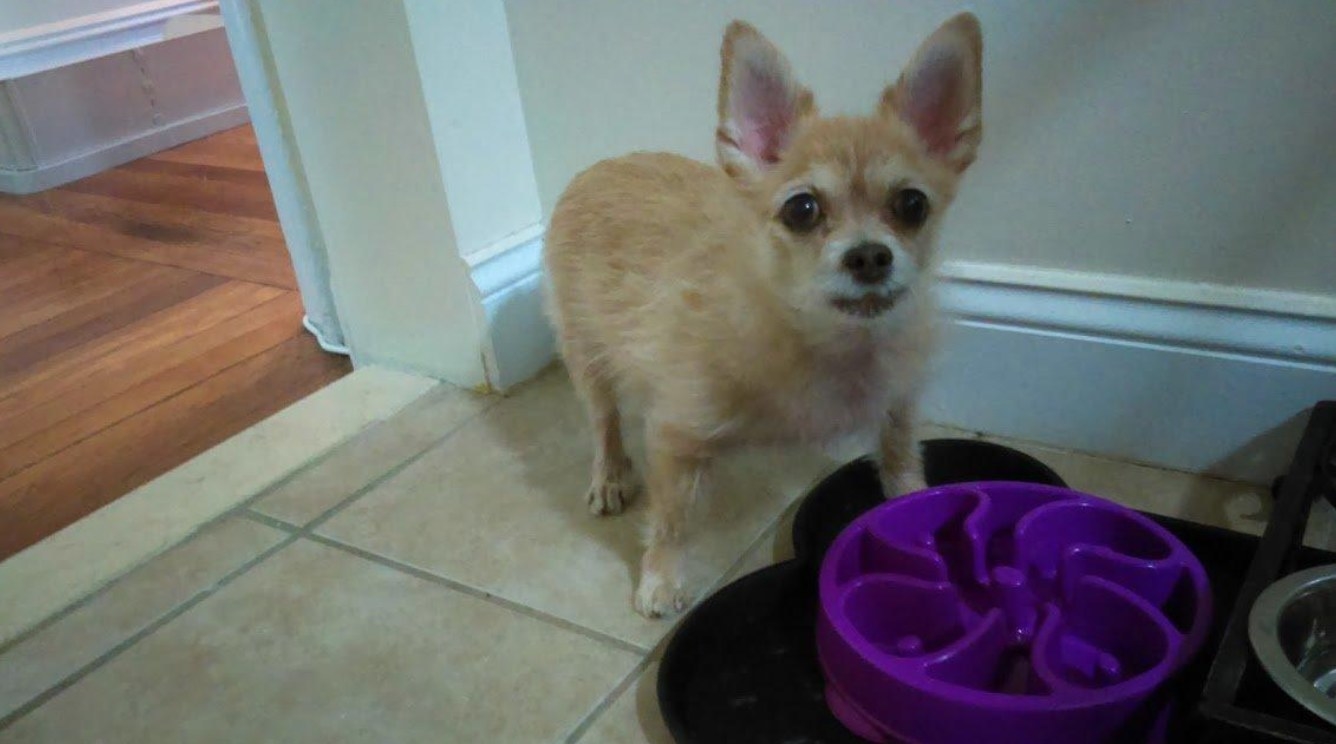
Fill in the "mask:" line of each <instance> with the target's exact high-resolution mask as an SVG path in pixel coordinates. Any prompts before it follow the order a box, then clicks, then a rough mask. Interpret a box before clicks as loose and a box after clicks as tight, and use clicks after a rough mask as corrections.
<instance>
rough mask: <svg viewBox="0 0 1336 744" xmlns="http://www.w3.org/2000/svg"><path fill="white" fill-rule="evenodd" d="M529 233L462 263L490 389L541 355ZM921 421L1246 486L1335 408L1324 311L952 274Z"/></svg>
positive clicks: (1334, 346) (992, 273) (1056, 277)
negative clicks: (474, 295)
mask: <svg viewBox="0 0 1336 744" xmlns="http://www.w3.org/2000/svg"><path fill="white" fill-rule="evenodd" d="M541 250H542V231H541V229H540V228H538V227H535V228H533V229H531V230H529V231H526V232H524V233H521V234H518V235H516V236H512V238H511V239H510V240H509V241H508V242H505V243H503V244H501V245H499V246H498V247H497V248H496V249H494V250H489V251H487V252H486V253H485V255H484V256H483V257H482V260H479V261H476V262H474V263H473V275H474V281H475V283H476V284H477V285H478V289H479V292H480V293H481V295H482V300H483V307H484V308H485V310H486V314H487V324H488V336H489V338H490V341H491V348H492V358H491V359H490V360H489V375H491V378H490V381H491V383H492V384H493V386H494V387H497V388H500V389H505V388H507V387H510V386H512V385H514V384H515V383H517V382H520V381H522V380H524V379H526V378H527V377H529V376H531V375H533V374H534V373H536V372H537V371H539V370H541V369H542V368H543V367H544V366H545V365H546V364H547V363H548V362H549V361H550V360H551V359H552V358H553V354H554V351H553V350H554V347H555V345H554V343H553V337H552V332H551V329H550V327H549V326H548V324H547V322H546V320H545V319H544V317H543V314H542V300H541V292H542V280H541V260H540V256H541ZM942 275H943V282H942V290H941V293H942V304H943V308H944V309H945V310H946V312H947V313H948V315H950V316H951V318H952V323H950V324H949V325H950V329H949V331H948V333H947V338H946V343H945V346H944V349H943V351H942V354H941V356H940V358H939V361H938V364H937V372H936V375H935V376H934V381H933V384H932V385H931V387H930V389H929V391H928V395H927V398H926V400H925V405H924V415H925V417H926V418H928V419H929V420H932V421H935V422H938V423H943V424H949V425H953V426H957V427H961V428H967V429H972V430H976V431H982V432H986V433H989V434H994V435H1000V436H1007V437H1013V438H1018V439H1026V440H1031V441H1035V442H1040V443H1044V444H1049V445H1053V446H1057V447H1063V448H1068V449H1073V450H1079V451H1083V452H1090V453H1094V454H1099V455H1105V456H1110V457H1117V458H1122V459H1129V460H1135V461H1140V462H1145V463H1149V464H1153V465H1158V466H1162V467H1168V468H1174V469H1178V470H1186V471H1191V472H1203V473H1211V474H1215V475H1220V476H1223V477H1228V478H1234V479H1240V480H1246V481H1249V482H1254V483H1266V482H1269V481H1270V480H1271V479H1272V478H1274V477H1275V476H1276V475H1278V474H1280V473H1281V472H1282V471H1283V470H1284V468H1285V465H1286V464H1287V463H1288V461H1289V459H1290V457H1291V456H1292V454H1293V448H1294V445H1295V443H1296V442H1297V441H1298V435H1299V432H1300V430H1301V429H1302V425H1303V419H1304V416H1305V415H1306V412H1307V410H1308V408H1309V407H1311V406H1312V404H1313V403H1315V402H1316V401H1318V400H1320V399H1324V398H1332V397H1336V298H1328V297H1320V296H1311V295H1295V294H1289V293H1283V292H1271V291H1261V290H1238V289H1233V288H1226V287H1216V286H1207V285H1197V284H1189V283H1182V282H1165V281H1155V280H1144V279H1135V278H1128V277H1115V276H1106V275H1097V274H1084V273H1072V272H1055V271H1045V270H1032V269H1023V268H1017V267H1008V266H992V265H987V264H970V263H952V264H948V265H947V266H946V267H944V268H943V270H942Z"/></svg>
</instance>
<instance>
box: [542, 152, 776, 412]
mask: <svg viewBox="0 0 1336 744" xmlns="http://www.w3.org/2000/svg"><path fill="white" fill-rule="evenodd" d="M743 202H744V200H743V197H742V196H741V195H740V193H739V192H738V189H737V187H736V186H735V185H734V184H733V183H732V182H731V181H730V180H729V179H728V177H727V176H726V175H724V173H723V172H722V171H720V170H719V169H718V168H715V167H712V166H708V165H705V164H703V163H700V162H697V161H694V160H690V159H688V158H684V157H680V156H677V155H670V154H661V153H638V154H635V155H629V156H626V157H622V158H616V159H612V160H606V161H603V162H601V163H598V164H596V165H594V166H593V167H591V168H590V169H589V170H586V171H585V172H583V173H581V174H580V175H579V176H577V177H576V178H575V179H574V180H573V181H572V183H571V185H570V186H569V187H568V188H567V190H566V192H565V193H564V194H563V195H562V198H561V200H560V202H559V203H558V205H557V208H556V210H555V211H554V214H553V216H552V221H551V224H550V226H549V228H548V232H547V238H546V245H545V249H544V260H545V262H546V269H547V276H548V281H549V304H548V312H549V315H550V316H551V318H552V320H553V323H554V325H556V327H557V330H558V333H559V334H560V335H561V338H562V346H563V354H564V356H565V357H566V359H565V360H566V363H567V364H568V365H572V366H579V367H580V368H581V371H583V372H585V373H588V374H596V375H599V376H602V377H613V378H616V379H617V380H618V381H619V382H620V383H622V384H626V385H629V386H631V387H633V388H644V387H646V386H648V385H651V384H652V383H651V381H650V378H659V377H672V372H673V371H674V370H673V369H672V368H679V369H677V370H676V372H679V373H681V374H689V373H691V372H693V371H694V372H696V373H699V372H700V371H701V370H700V369H699V368H698V367H699V366H700V365H701V364H708V363H709V362H708V360H710V359H713V358H715V357H719V356H722V354H721V353H720V352H721V351H723V350H721V349H718V348H717V346H718V344H720V343H721V342H727V341H728V340H729V338H730V337H734V336H735V332H734V325H733V322H734V320H738V319H734V318H731V317H730V316H732V315H736V314H737V313H738V310H737V308H738V307H739V304H742V305H744V306H745V307H746V312H755V313H762V314H763V313H764V307H763V304H764V303H763V300H761V299H759V298H751V297H742V296H740V295H742V294H744V293H746V292H747V289H748V288H747V286H746V284H747V282H746V280H745V278H743V277H740V276H739V273H738V271H737V268H738V267H736V266H735V265H734V264H735V263H736V262H737V259H735V258H734V256H733V254H734V252H735V251H738V250H739V248H740V247H741V246H740V243H741V242H742V241H746V240H749V239H750V240H754V236H755V233H756V231H757V229H758V228H757V225H756V224H755V220H754V219H752V217H751V210H750V209H748V208H747V206H746V205H745V204H744V203H743ZM742 322H755V318H753V319H752V320H751V321H742ZM730 351H731V352H737V351H738V349H737V348H736V345H734V346H733V348H732V349H731V350H730ZM688 367H697V369H695V370H690V369H687V368H688Z"/></svg>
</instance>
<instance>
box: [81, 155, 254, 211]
mask: <svg viewBox="0 0 1336 744" xmlns="http://www.w3.org/2000/svg"><path fill="white" fill-rule="evenodd" d="M258 175H259V176H260V177H259V178H257V179H254V181H253V183H251V184H242V183H235V182H229V181H218V180H211V179H206V178H199V177H192V176H178V175H171V174H167V173H145V172H142V171H138V170H133V169H129V168H114V169H112V170H109V171H103V172H102V173H98V174H97V175H93V176H89V177H88V178H85V179H83V180H81V181H75V182H74V183H71V184H68V185H66V186H62V187H61V190H63V191H75V192H78V193H83V194H101V195H102V196H114V197H116V198H118V199H124V200H126V201H137V202H145V203H148V204H163V205H168V206H173V207H181V208H184V209H192V210H195V211H199V212H207V213H212V214H227V215H232V216H234V217H254V218H258V219H267V220H274V221H277V220H278V212H277V211H276V210H275V209H274V198H273V196H272V195H271V194H270V192H269V185H268V182H267V181H265V180H264V176H263V174H258Z"/></svg>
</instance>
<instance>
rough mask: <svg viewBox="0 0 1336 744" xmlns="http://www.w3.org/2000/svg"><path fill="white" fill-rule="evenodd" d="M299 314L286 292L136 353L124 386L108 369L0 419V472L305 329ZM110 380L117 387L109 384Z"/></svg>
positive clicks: (27, 463)
mask: <svg viewBox="0 0 1336 744" xmlns="http://www.w3.org/2000/svg"><path fill="white" fill-rule="evenodd" d="M301 317H302V307H301V300H300V298H299V297H297V296H296V295H295V294H292V293H289V294H285V295H283V296H281V297H277V298H274V299H273V300H270V301H269V302H266V303H264V304H262V305H259V306H258V307H255V308H253V309H251V310H248V311H247V312H244V313H241V314H240V315H239V316H237V317H236V318H234V319H232V320H231V321H230V322H227V323H223V324H221V325H220V326H219V327H218V328H216V329H213V330H212V331H205V332H202V333H197V334H195V335H193V336H188V337H185V338H183V339H182V340H181V341H180V342H179V343H177V344H173V345H172V346H171V347H168V348H166V349H162V350H160V353H159V354H156V355H152V354H141V355H139V356H140V357H141V359H140V360H139V362H138V363H137V364H136V367H137V370H136V371H142V374H141V375H137V376H141V377H143V379H142V380H141V381H138V382H137V383H136V384H132V385H128V386H127V385H126V384H125V383H126V382H129V381H130V380H132V379H133V378H132V376H131V375H126V374H120V370H114V369H113V370H112V371H111V372H110V373H109V374H104V375H102V376H101V379H98V378H94V379H91V380H89V382H88V384H85V385H82V386H80V387H79V388H77V389H74V390H71V391H70V392H69V393H68V394H66V395H62V396H59V397H57V398H53V399H49V400H47V401H44V402H43V403H41V404H39V405H36V406H33V407H30V408H28V409H27V410H25V411H24V412H23V413H22V414H21V415H19V416H12V417H8V418H7V419H0V478H4V477H6V476H9V475H12V474H14V473H15V472H17V471H19V470H22V469H24V468H26V467H28V466H30V465H32V464H34V463H36V462H38V461H40V460H42V459H44V458H46V457H50V456H52V455H54V454H56V453H58V452H59V451H61V450H62V449H65V448H66V447H69V446H72V445H74V444H77V443H79V442H81V441H83V440H84V439H87V438H88V437H90V436H93V435H95V434H97V433H99V432H102V431H104V430H106V429H107V428H109V427H111V426H113V425H115V424H116V423H118V422H120V421H123V420H125V419H127V418H129V417H131V416H133V415H135V414H137V413H139V412H140V411H143V410H146V409H148V408H149V407H151V406H152V405H153V404H155V403H157V402H158V401H162V400H166V399H168V398H170V397H172V396H174V395H176V394H178V393H180V392H182V391H184V390H186V389H188V388H190V387H191V386H193V385H197V384H200V383H202V382H204V381H205V380H207V379H208V378H209V377H211V376H213V375H214V374H216V373H217V372H218V370H220V369H227V368H228V367H231V366H232V365H234V364H237V363H238V362H241V361H243V360H245V359H248V358H250V357H252V356H255V355H256V354H259V353H261V352H263V351H265V350H267V349H270V348H272V347H274V346H277V345H278V344H280V343H283V342H284V341H287V340H288V339H290V338H293V337H294V336H299V335H301V334H302V333H304V332H305V331H304V330H303V328H302V325H301ZM117 387H119V388H123V389H121V390H116V391H112V390H110V389H109V388H117Z"/></svg>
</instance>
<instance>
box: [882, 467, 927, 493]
mask: <svg viewBox="0 0 1336 744" xmlns="http://www.w3.org/2000/svg"><path fill="white" fill-rule="evenodd" d="M881 487H882V490H883V491H885V492H886V498H888V499H890V498H895V497H896V496H904V495H905V494H907V493H914V492H915V491H922V490H923V489H925V488H927V487H928V484H927V483H926V482H925V481H924V480H923V473H922V472H920V471H917V470H916V471H910V472H902V473H895V474H887V473H882V476H881Z"/></svg>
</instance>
